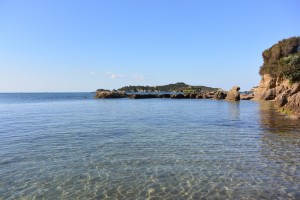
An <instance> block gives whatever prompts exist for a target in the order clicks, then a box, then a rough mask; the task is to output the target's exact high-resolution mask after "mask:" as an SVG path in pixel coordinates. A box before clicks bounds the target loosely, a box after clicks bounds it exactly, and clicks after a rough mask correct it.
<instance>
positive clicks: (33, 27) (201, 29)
mask: <svg viewBox="0 0 300 200" xmlns="http://www.w3.org/2000/svg"><path fill="white" fill-rule="evenodd" d="M299 35H300V1H299V0H280V1H279V0H245V1H244V0H243V1H242V0H235V1H234V0H226V1H224V0H212V1H208V0H207V1H201V0H126V1H125V0H118V1H117V0H95V1H92V0H89V1H83V0H78V1H75V0H69V1H68V0H63V1H62V0H43V1H41V0H26V1H23V0H19V1H17V0H0V92H55V91H59V92H63V91H70V92H71V91H94V90H96V89H98V88H108V89H114V88H115V89H116V88H119V87H121V86H125V85H162V84H168V83H175V82H181V81H182V82H185V83H187V84H192V85H206V86H212V87H221V88H223V89H229V88H231V87H232V86H233V85H239V86H241V90H242V91H243V90H248V89H250V88H251V87H252V86H255V85H257V84H258V83H259V80H260V77H259V75H258V70H259V67H260V66H261V64H262V57H261V53H262V51H263V50H264V49H266V48H269V47H270V46H272V45H273V44H274V43H276V42H278V41H279V40H281V39H283V38H288V37H291V36H299Z"/></svg>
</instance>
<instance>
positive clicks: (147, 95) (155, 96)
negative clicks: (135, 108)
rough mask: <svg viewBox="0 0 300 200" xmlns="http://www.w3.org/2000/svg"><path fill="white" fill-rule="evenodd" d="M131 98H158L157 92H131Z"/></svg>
mask: <svg viewBox="0 0 300 200" xmlns="http://www.w3.org/2000/svg"><path fill="white" fill-rule="evenodd" d="M129 98H130V99H150V98H158V95H157V94H131V95H129Z"/></svg>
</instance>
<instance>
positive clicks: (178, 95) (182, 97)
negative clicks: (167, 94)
mask: <svg viewBox="0 0 300 200" xmlns="http://www.w3.org/2000/svg"><path fill="white" fill-rule="evenodd" d="M184 98H185V96H184V95H183V94H172V95H171V99H184Z"/></svg>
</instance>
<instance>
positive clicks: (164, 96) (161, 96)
mask: <svg viewBox="0 0 300 200" xmlns="http://www.w3.org/2000/svg"><path fill="white" fill-rule="evenodd" d="M170 97H171V95H170V94H159V95H158V98H170Z"/></svg>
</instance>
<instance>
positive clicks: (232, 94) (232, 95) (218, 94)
mask: <svg viewBox="0 0 300 200" xmlns="http://www.w3.org/2000/svg"><path fill="white" fill-rule="evenodd" d="M228 95H229V97H228ZM125 97H127V98H130V99H146V98H147V99H148V98H171V99H217V100H221V99H226V100H229V101H239V100H240V93H239V87H238V86H235V87H233V88H232V89H231V90H230V91H229V92H228V93H227V92H225V91H221V90H219V91H202V92H192V93H176V94H169V93H165V94H162V93H157V94H148V93H138V94H137V93H135V94H130V93H129V94H127V93H125V92H123V91H117V90H113V91H109V90H98V91H96V94H95V96H94V98H97V99H98V98H125ZM241 99H243V98H241ZM249 99H251V98H248V99H247V98H244V99H243V100H249Z"/></svg>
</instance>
